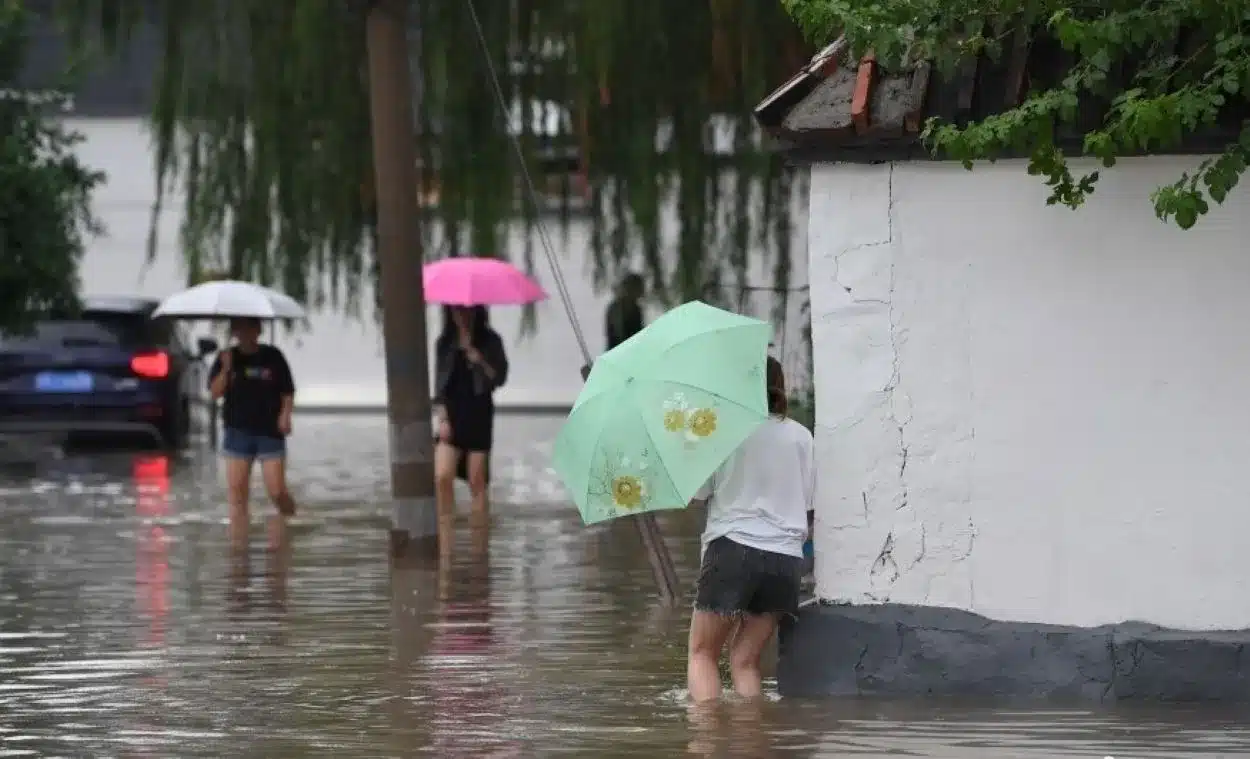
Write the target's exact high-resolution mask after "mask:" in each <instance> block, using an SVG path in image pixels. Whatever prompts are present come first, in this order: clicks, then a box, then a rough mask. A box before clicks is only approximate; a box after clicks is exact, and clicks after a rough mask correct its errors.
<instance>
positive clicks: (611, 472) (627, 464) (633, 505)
mask: <svg viewBox="0 0 1250 759" xmlns="http://www.w3.org/2000/svg"><path fill="white" fill-rule="evenodd" d="M650 466H651V455H650V452H649V451H643V452H642V454H641V455H640V456H639V458H638V459H637V460H634V459H631V458H630V457H629V456H625V455H618V456H608V457H606V460H605V461H604V471H603V476H602V478H601V479H600V480H599V483H600V485H599V487H597V488H595V491H596V492H593V493H592V495H597V496H599V497H600V498H602V499H603V500H604V501H606V502H607V504H610V508H613V509H615V510H617V511H626V512H628V511H636V510H638V509H643V508H646V507H647V506H648V505H649V504H650V502H651V496H652V489H651V484H650V482H649V479H648V470H649V469H650Z"/></svg>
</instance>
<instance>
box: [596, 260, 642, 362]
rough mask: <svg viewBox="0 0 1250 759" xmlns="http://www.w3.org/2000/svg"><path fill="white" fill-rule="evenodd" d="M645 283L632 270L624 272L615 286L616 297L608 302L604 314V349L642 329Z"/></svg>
mask: <svg viewBox="0 0 1250 759" xmlns="http://www.w3.org/2000/svg"><path fill="white" fill-rule="evenodd" d="M645 294H646V285H645V283H644V282H643V280H642V277H641V276H640V275H638V274H635V273H633V272H631V273H629V274H626V275H625V277H624V278H623V279H622V280H621V284H620V286H618V287H617V288H616V297H615V298H613V299H612V302H611V303H609V304H608V310H607V312H606V314H605V315H604V333H605V337H606V338H607V341H606V342H607V348H606V350H612V349H613V348H615V347H616V346H618V345H620V344H621V343H623V342H625V341H626V340H628V339H629V338H631V337H633V336H634V335H636V334H638V333H639V332H641V331H642V326H643V323H642V303H641V301H642V296H643V295H645Z"/></svg>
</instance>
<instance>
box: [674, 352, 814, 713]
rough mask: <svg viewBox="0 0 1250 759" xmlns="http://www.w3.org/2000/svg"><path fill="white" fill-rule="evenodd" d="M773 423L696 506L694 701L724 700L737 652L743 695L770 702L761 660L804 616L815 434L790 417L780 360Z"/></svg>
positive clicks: (771, 390)
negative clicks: (782, 631)
mask: <svg viewBox="0 0 1250 759" xmlns="http://www.w3.org/2000/svg"><path fill="white" fill-rule="evenodd" d="M765 379H766V392H767V400H768V413H769V417H768V421H767V422H765V423H764V424H763V425H761V426H760V427H758V428H756V430H755V431H754V432H752V433H751V435H750V436H749V437H747V439H746V440H745V441H744V442H743V443H742V445H740V446H739V447H738V449H737V450H736V451H734V453H733V454H732V455H731V456H730V457H729V459H728V460H727V461H726V462H725V463H724V464H722V465H721V466H720V468H719V469H717V470H716V472H715V473H713V475H712V477H711V478H710V479H709V480H708V481H707V483H706V484H704V486H703V487H702V488H700V490H699V492H698V493H697V494H696V495H695V497H694V499H693V500H692V502H691V503H692V504H697V503H700V502H702V503H703V504H706V506H707V527H706V529H705V530H704V531H703V541H702V542H703V559H702V562H701V567H700V569H699V579H698V582H697V586H696V590H695V602H694V614H693V615H692V616H691V619H690V644H689V658H688V660H687V669H686V672H687V679H688V681H689V685H690V698H691V700H693V701H695V702H702V701H710V700H712V699H715V698H718V697H719V696H720V694H721V681H720V669H719V666H718V663H719V659H720V654H721V651H722V649H724V648H725V646H726V643H728V645H729V672H730V674H731V676H732V678H733V686H734V691H735V692H737V694H738V695H739V696H741V697H743V698H756V697H758V696H759V695H760V688H761V683H760V680H761V675H760V658H761V656H762V655H763V652H764V648H765V647H766V646H767V645H768V642H769V641H770V640H771V639H772V637H773V634H774V633H775V632H776V631H777V624H778V622H779V621H780V620H781V618H782V617H785V616H794V615H795V614H797V613H798V611H799V585H800V578H801V577H802V575H803V543H804V541H805V540H806V539H807V534H808V529H809V525H810V524H811V520H810V519H809V518H808V514H809V513H810V512H811V511H812V505H813V499H814V494H815V489H816V465H815V459H814V457H813V456H814V453H813V452H814V446H813V443H812V433H811V432H810V431H808V429H807V428H806V427H804V426H803V425H802V424H799V423H798V422H796V421H794V420H793V419H790V418H788V417H787V416H786V380H785V375H784V374H783V372H782V370H781V364H780V363H779V362H778V361H777V359H775V358H772V357H771V356H770V357H769V358H768V360H767V371H766V373H765Z"/></svg>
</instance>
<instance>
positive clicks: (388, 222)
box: [366, 0, 438, 558]
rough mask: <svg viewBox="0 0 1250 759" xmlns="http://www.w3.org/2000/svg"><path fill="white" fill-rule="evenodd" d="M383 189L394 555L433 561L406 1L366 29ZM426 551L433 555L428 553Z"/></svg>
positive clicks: (375, 9) (381, 243) (376, 8)
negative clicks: (426, 556)
mask: <svg viewBox="0 0 1250 759" xmlns="http://www.w3.org/2000/svg"><path fill="white" fill-rule="evenodd" d="M366 33H367V44H368V49H369V103H370V114H371V117H372V134H373V175H374V181H375V182H376V187H377V193H376V197H377V226H378V235H377V240H378V250H377V257H378V265H379V270H380V275H379V277H378V286H379V287H380V288H381V299H380V300H381V304H382V341H383V346H384V349H385V351H386V390H387V401H386V408H387V415H388V418H389V422H390V459H391V462H390V463H391V495H392V497H393V499H394V504H395V505H394V510H393V513H392V517H391V555H392V557H393V558H402V557H404V556H405V555H407V554H409V553H410V552H411V553H414V554H415V553H422V554H427V555H430V556H432V555H434V554H435V552H436V550H437V546H438V517H437V514H438V510H437V507H436V505H435V501H434V434H433V427H432V424H431V420H432V415H431V409H430V374H429V357H428V354H427V353H426V344H427V343H426V325H425V292H424V288H423V287H422V277H421V264H422V261H423V260H424V256H423V254H422V250H421V235H420V229H419V228H418V219H417V170H416V144H415V142H416V135H415V130H414V127H413V116H412V100H413V89H412V74H411V71H410V70H409V65H410V63H409V61H410V59H409V56H408V0H371V1H370V2H369V4H368V18H367V23H366ZM427 552H428V553H427Z"/></svg>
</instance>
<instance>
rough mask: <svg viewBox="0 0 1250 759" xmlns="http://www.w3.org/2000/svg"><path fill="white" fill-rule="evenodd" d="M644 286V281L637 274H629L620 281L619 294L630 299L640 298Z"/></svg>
mask: <svg viewBox="0 0 1250 759" xmlns="http://www.w3.org/2000/svg"><path fill="white" fill-rule="evenodd" d="M646 286H647V284H646V281H645V280H643V278H642V275H641V274H638V273H637V272H630V273H629V274H626V275H625V276H624V277H623V278H622V279H621V292H622V293H624V294H625V295H628V296H629V297H631V298H638V297H641V296H642V293H643V291H644V290H645V289H646Z"/></svg>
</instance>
